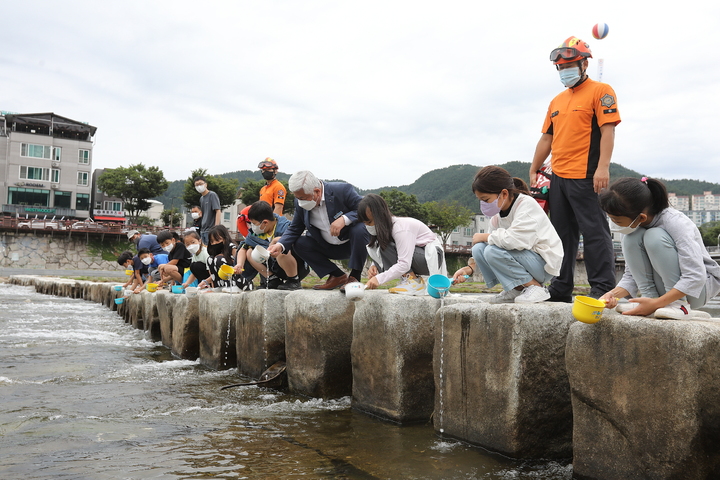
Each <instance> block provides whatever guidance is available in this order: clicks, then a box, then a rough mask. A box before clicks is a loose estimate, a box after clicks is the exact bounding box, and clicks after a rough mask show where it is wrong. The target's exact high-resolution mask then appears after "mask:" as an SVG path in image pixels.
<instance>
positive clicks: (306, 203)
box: [298, 199, 317, 212]
mask: <svg viewBox="0 0 720 480" xmlns="http://www.w3.org/2000/svg"><path fill="white" fill-rule="evenodd" d="M298 205H299V206H300V208H304V209H305V210H307V211H308V212H309V211H310V210H312V209H313V208H315V207H316V206H317V203H315V200H300V199H298Z"/></svg>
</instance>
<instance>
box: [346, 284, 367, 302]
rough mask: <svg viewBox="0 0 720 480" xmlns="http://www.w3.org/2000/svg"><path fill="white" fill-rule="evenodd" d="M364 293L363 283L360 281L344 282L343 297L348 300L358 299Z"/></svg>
mask: <svg viewBox="0 0 720 480" xmlns="http://www.w3.org/2000/svg"><path fill="white" fill-rule="evenodd" d="M363 295H365V285H364V284H362V283H360V282H351V283H346V284H345V297H347V299H348V300H353V301H355V300H360V299H362V298H363Z"/></svg>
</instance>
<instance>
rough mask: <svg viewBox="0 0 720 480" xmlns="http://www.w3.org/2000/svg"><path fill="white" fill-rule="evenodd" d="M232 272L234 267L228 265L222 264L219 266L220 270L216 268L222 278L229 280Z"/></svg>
mask: <svg viewBox="0 0 720 480" xmlns="http://www.w3.org/2000/svg"><path fill="white" fill-rule="evenodd" d="M234 273H235V269H234V268H233V267H231V266H230V265H223V266H222V267H220V270H218V275H219V276H220V278H222V279H223V280H230V277H232V276H233V274H234Z"/></svg>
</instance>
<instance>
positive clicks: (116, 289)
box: [113, 285, 123, 292]
mask: <svg viewBox="0 0 720 480" xmlns="http://www.w3.org/2000/svg"><path fill="white" fill-rule="evenodd" d="M113 290H115V291H116V292H122V290H123V286H122V285H115V286H114V287H113Z"/></svg>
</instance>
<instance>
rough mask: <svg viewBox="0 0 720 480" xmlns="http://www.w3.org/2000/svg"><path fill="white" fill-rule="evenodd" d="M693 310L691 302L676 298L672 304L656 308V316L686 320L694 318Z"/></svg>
mask: <svg viewBox="0 0 720 480" xmlns="http://www.w3.org/2000/svg"><path fill="white" fill-rule="evenodd" d="M695 313H697V312H693V311H692V309H691V308H690V304H689V303H687V302H683V301H682V300H675V301H674V302H672V303H671V304H670V305H667V306H665V307H662V308H658V309H657V310H655V318H672V319H674V320H684V319H690V318H693V314H695Z"/></svg>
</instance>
